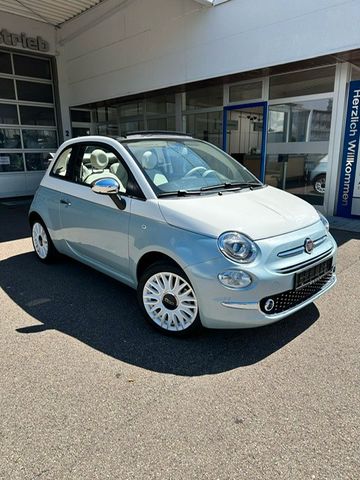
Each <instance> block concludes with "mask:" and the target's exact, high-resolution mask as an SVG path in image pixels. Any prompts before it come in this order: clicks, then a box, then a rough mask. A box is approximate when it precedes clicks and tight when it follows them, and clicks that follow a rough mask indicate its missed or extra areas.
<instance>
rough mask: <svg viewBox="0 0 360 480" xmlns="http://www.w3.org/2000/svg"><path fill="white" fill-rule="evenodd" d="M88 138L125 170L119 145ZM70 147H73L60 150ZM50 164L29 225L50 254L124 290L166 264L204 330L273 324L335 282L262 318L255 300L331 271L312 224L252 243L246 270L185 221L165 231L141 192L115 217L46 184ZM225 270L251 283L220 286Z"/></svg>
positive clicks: (150, 198)
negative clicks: (318, 270) (44, 232)
mask: <svg viewBox="0 0 360 480" xmlns="http://www.w3.org/2000/svg"><path fill="white" fill-rule="evenodd" d="M94 138H96V140H97V141H99V139H100V140H101V141H103V142H105V141H106V142H108V143H109V142H110V143H111V144H112V146H114V148H115V147H116V148H117V150H118V151H119V153H120V154H121V155H122V156H123V158H124V159H125V161H126V162H127V163H128V164H130V163H131V159H130V158H129V156H128V155H127V154H126V152H125V151H124V149H123V148H122V146H121V144H120V143H119V142H116V141H115V140H110V139H108V138H106V137H104V138H102V137H94ZM77 140H79V139H77ZM80 140H81V139H80ZM86 140H89V138H88V137H87V138H86ZM90 140H91V137H90ZM71 142H76V140H73V141H70V142H67V143H66V144H65V146H66V145H69V144H71ZM61 148H64V146H62V147H61ZM61 148H60V149H59V151H60V150H61ZM54 161H56V156H55V160H54ZM54 161H53V162H52V163H51V164H50V166H49V169H48V171H47V172H46V174H45V177H44V179H43V181H42V182H41V185H40V187H39V189H38V190H37V192H36V194H35V197H34V199H33V202H32V205H31V208H30V219H31V218H32V217H34V216H39V217H40V218H41V219H42V220H43V222H44V223H45V225H46V227H47V229H48V232H49V234H50V237H51V239H52V242H53V243H54V246H55V247H56V249H57V250H58V251H59V252H60V253H63V254H65V255H68V256H70V257H72V258H74V259H76V260H79V261H81V262H83V263H84V264H86V265H89V266H91V267H93V268H95V269H97V270H99V271H100V272H103V273H105V274H107V275H109V276H111V277H113V278H115V279H117V280H119V281H121V282H123V283H125V284H126V285H129V286H130V287H132V288H136V287H137V285H138V282H139V276H140V275H141V271H142V269H143V267H144V266H145V265H149V264H151V262H152V261H154V260H156V259H158V258H161V257H160V256H166V257H168V258H170V259H171V260H172V261H174V262H176V263H177V264H178V265H179V266H180V268H181V269H183V271H184V272H185V273H186V275H187V276H188V278H189V280H190V282H191V284H192V286H193V288H194V291H195V293H196V297H197V300H198V304H199V312H200V319H201V323H202V324H203V325H204V326H205V327H208V328H247V327H258V326H262V325H266V324H270V323H273V322H275V321H277V320H280V319H281V318H284V317H286V316H288V315H290V314H291V313H293V312H295V311H297V310H299V309H301V308H303V307H304V306H305V305H307V304H309V303H311V302H312V301H313V300H314V299H316V298H317V297H319V296H320V295H322V294H323V293H325V292H326V291H327V290H329V289H330V288H331V287H332V286H333V285H334V284H335V282H336V276H335V273H333V275H332V278H331V280H330V281H329V282H328V283H327V284H326V285H325V286H324V288H323V289H322V290H321V291H320V292H318V293H317V294H316V295H314V296H312V297H311V298H309V299H307V300H306V301H305V302H302V303H301V304H300V305H297V306H295V307H293V308H290V309H288V310H286V311H284V312H282V313H279V314H272V315H267V314H266V313H264V312H263V311H262V310H261V308H260V303H259V302H260V300H261V299H263V298H265V297H269V296H272V295H276V294H279V293H281V292H284V291H288V290H291V289H292V288H293V286H294V275H295V273H296V272H299V271H302V270H305V269H306V268H307V267H308V266H309V265H310V264H311V265H313V264H316V263H319V262H323V261H325V260H326V259H330V258H332V259H333V265H335V257H336V243H335V241H334V239H333V237H332V236H331V235H330V234H329V233H327V232H326V230H325V228H324V225H323V223H322V222H321V220H320V219H319V218H318V217H317V220H316V219H315V221H314V220H311V221H310V224H309V225H308V226H307V227H305V228H300V229H296V230H294V231H290V232H288V233H285V234H282V235H280V236H277V235H270V236H269V237H268V238H263V239H259V240H256V244H257V246H258V248H259V251H260V255H259V256H258V258H257V259H256V260H255V262H253V263H251V264H248V265H239V264H238V263H236V262H234V261H232V260H230V259H228V258H226V257H225V256H224V255H223V254H222V253H221V252H220V251H219V248H218V243H217V235H213V234H211V233H210V234H208V233H207V234H204V231H203V229H201V228H199V231H198V232H196V231H191V230H190V229H189V228H190V227H188V226H187V225H186V222H185V224H184V227H183V228H181V227H179V226H177V225H176V224H175V223H176V222H174V224H171V222H169V221H168V220H167V219H166V218H165V215H164V210H163V208H162V200H161V199H158V198H156V196H155V195H150V194H147V192H149V191H150V190H147V192H146V193H145V196H146V198H145V199H138V198H131V197H126V196H124V198H125V201H126V208H125V210H120V209H118V208H117V207H116V205H114V203H113V202H112V201H111V199H110V198H108V197H107V196H104V195H97V194H95V193H93V192H91V189H90V188H88V187H86V186H83V185H74V184H72V183H71V182H67V181H65V180H62V179H57V178H56V179H55V178H51V176H49V172H50V170H51V168H52V166H53V164H54ZM129 166H130V168H131V169H132V171H133V173H134V175H135V178H136V179H137V180H138V181H139V183H140V184H142V185H144V182H145V181H146V179H145V178H144V176H143V175H142V173H141V171H140V170H139V169H138V170H137V167H136V166H134V165H129ZM134 170H135V171H134ZM141 176H142V178H141ZM149 188H150V187H149ZM265 188H271V187H265ZM144 189H145V187H144ZM229 195H231V194H229ZM232 195H233V198H234V201H235V200H236V201H241V198H240V197H239V198H238V197H235V195H236V194H235V193H234V194H232ZM238 195H241V193H239V194H238ZM98 199H99V201H98ZM100 199H101V201H100ZM239 199H240V200H239ZM64 200H65V201H66V203H63V201H64ZM173 201H174V202H177V201H181V199H174V200H173ZM168 202H169V200H168ZM259 221H261V219H259ZM244 233H246V232H244ZM280 237H281V238H280ZM305 238H311V239H314V241H315V249H314V253H313V254H312V256H311V257H310V256H309V254H307V253H306V252H305V250H304V249H301V251H298V252H297V253H294V255H291V256H287V257H286V256H285V257H280V256H279V255H278V254H279V253H280V252H284V251H291V250H294V251H296V249H298V250H299V246H302V245H303V243H304V239H305ZM229 269H232V270H234V269H235V270H236V269H239V270H245V271H246V272H248V273H249V274H250V275H251V277H252V279H253V282H252V284H251V285H250V286H249V287H247V288H243V289H239V290H236V289H229V288H227V287H225V286H224V285H223V284H221V283H220V282H219V280H218V275H219V273H221V272H223V271H226V270H229ZM287 269H288V270H289V272H287ZM334 270H335V269H334Z"/></svg>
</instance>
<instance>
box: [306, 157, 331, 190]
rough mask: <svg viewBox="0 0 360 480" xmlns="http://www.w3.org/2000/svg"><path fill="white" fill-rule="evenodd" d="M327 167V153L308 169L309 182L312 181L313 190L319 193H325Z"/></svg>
mask: <svg viewBox="0 0 360 480" xmlns="http://www.w3.org/2000/svg"><path fill="white" fill-rule="evenodd" d="M327 169H328V155H325V156H324V157H322V159H321V160H320V161H319V162H318V163H317V164H316V166H315V167H314V168H313V169H312V170H311V171H310V182H311V183H312V185H313V187H314V190H315V192H317V193H320V194H321V195H324V193H325V188H326V174H327Z"/></svg>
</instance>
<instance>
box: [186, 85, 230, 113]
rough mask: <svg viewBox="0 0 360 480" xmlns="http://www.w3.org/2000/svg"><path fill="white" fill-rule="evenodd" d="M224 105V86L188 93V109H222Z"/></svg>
mask: <svg viewBox="0 0 360 480" xmlns="http://www.w3.org/2000/svg"><path fill="white" fill-rule="evenodd" d="M222 105H223V86H222V85H216V86H214V87H204V88H199V89H197V90H192V91H189V92H186V109H187V110H193V109H195V108H210V107H221V106H222Z"/></svg>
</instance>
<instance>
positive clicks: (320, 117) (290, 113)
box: [268, 99, 332, 143]
mask: <svg viewBox="0 0 360 480" xmlns="http://www.w3.org/2000/svg"><path fill="white" fill-rule="evenodd" d="M331 113H332V99H321V100H310V101H306V102H299V103H287V104H282V105H271V106H270V107H269V125H268V142H269V143H279V142H280V143H282V142H321V141H328V140H329V136H330V127H331Z"/></svg>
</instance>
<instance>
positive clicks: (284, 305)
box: [260, 271, 333, 315]
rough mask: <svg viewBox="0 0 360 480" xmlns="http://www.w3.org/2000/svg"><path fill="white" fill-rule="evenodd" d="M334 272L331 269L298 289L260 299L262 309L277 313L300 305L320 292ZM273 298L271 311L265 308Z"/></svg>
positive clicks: (273, 313) (264, 311)
mask: <svg viewBox="0 0 360 480" xmlns="http://www.w3.org/2000/svg"><path fill="white" fill-rule="evenodd" d="M332 276H333V272H332V271H330V272H328V273H327V274H326V275H324V276H323V277H321V278H319V279H318V280H315V281H314V282H312V283H310V284H308V285H305V286H304V287H302V288H299V289H297V290H295V289H294V290H287V291H286V292H283V293H279V294H278V295H272V296H271V297H266V298H263V299H262V300H261V301H260V309H261V311H262V312H263V313H265V314H266V315H276V314H277V313H282V312H286V310H289V309H290V308H293V307H296V306H297V305H300V303H302V302H305V301H306V300H308V299H309V298H311V297H312V296H314V295H316V294H317V293H319V292H320V290H321V289H322V288H323V287H324V286H325V285H326V284H327V283H328V282H329V281H330V280H331V278H332ZM270 299H272V300H273V301H274V306H273V308H272V309H271V311H270V312H267V311H266V310H265V303H266V301H267V300H270Z"/></svg>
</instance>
